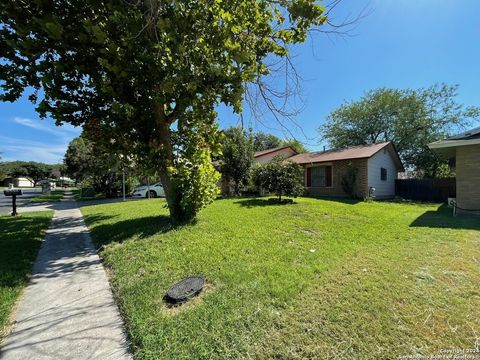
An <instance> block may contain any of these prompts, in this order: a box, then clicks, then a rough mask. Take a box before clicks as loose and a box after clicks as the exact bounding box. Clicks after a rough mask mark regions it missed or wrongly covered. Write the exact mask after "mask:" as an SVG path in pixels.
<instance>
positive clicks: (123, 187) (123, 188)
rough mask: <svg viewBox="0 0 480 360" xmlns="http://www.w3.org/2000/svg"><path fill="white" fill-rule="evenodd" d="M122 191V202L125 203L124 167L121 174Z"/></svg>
mask: <svg viewBox="0 0 480 360" xmlns="http://www.w3.org/2000/svg"><path fill="white" fill-rule="evenodd" d="M122 190H123V201H125V166H124V167H123V172H122Z"/></svg>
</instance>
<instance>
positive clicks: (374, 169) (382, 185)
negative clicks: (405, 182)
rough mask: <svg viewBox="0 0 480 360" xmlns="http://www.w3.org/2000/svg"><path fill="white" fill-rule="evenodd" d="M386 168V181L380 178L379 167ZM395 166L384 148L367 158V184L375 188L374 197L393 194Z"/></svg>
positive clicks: (395, 175)
mask: <svg viewBox="0 0 480 360" xmlns="http://www.w3.org/2000/svg"><path fill="white" fill-rule="evenodd" d="M382 167H383V168H385V169H387V181H382V180H381V178H380V169H381V168H382ZM397 175H398V173H397V167H396V166H395V163H394V161H393V159H392V156H391V155H390V153H389V151H388V150H387V149H386V148H384V149H382V150H380V151H379V152H378V153H376V154H375V155H373V156H372V157H371V158H370V159H368V186H369V187H370V186H373V187H374V188H375V197H377V198H379V199H381V198H389V197H393V196H395V179H396V178H397Z"/></svg>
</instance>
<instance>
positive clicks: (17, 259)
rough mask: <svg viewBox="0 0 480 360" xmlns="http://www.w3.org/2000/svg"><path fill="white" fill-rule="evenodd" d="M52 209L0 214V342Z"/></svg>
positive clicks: (25, 281) (26, 280)
mask: <svg viewBox="0 0 480 360" xmlns="http://www.w3.org/2000/svg"><path fill="white" fill-rule="evenodd" d="M52 215H53V211H43V212H34V213H24V214H21V215H19V216H15V217H12V216H10V215H0V341H1V339H2V338H3V337H4V336H5V334H6V333H7V331H8V325H9V322H10V321H9V320H10V315H11V312H12V309H13V307H14V304H15V301H16V300H17V298H18V297H19V296H20V293H21V291H22V290H23V288H24V287H25V286H26V284H27V282H28V277H29V275H30V273H31V271H32V266H33V262H34V261H35V258H36V256H37V252H38V249H39V248H40V245H41V243H42V239H43V237H44V236H45V231H46V229H47V227H48V225H49V224H50V220H51V218H52Z"/></svg>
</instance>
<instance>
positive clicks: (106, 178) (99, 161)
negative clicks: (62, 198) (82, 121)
mask: <svg viewBox="0 0 480 360" xmlns="http://www.w3.org/2000/svg"><path fill="white" fill-rule="evenodd" d="M64 164H65V170H66V173H67V174H69V175H70V176H71V177H72V178H73V179H75V181H76V182H82V181H85V180H90V182H91V184H92V187H93V189H94V190H95V192H96V193H102V194H103V195H105V196H106V197H115V196H116V195H117V193H118V192H119V191H120V189H121V186H122V185H121V182H122V171H123V168H122V166H123V164H122V161H121V157H120V156H119V154H116V153H114V152H112V151H111V150H110V149H108V148H105V146H104V145H103V144H102V143H96V142H94V141H92V140H89V139H88V137H87V136H86V135H85V134H82V135H81V136H79V137H77V138H75V139H73V140H72V141H71V142H70V144H69V145H68V148H67V151H66V153H65V158H64ZM127 192H128V189H127Z"/></svg>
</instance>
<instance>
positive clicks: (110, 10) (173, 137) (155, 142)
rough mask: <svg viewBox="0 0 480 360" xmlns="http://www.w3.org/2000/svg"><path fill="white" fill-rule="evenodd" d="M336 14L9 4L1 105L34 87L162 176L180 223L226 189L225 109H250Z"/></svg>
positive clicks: (303, 7)
mask: <svg viewBox="0 0 480 360" xmlns="http://www.w3.org/2000/svg"><path fill="white" fill-rule="evenodd" d="M325 15H326V12H325V9H324V8H323V7H322V6H321V5H320V4H319V2H318V1H315V0H281V1H276V0H275V1H273V0H244V1H232V0H222V1H214V0H199V1H185V0H180V1H177V0H175V1H174V0H165V1H158V0H143V1H138V0H135V1H133V0H125V1H118V0H91V1H79V0H72V1H60V0H34V1H18V0H5V1H2V2H1V4H0V19H1V20H0V21H1V24H0V58H1V60H2V61H1V62H0V80H1V81H2V82H1V87H2V89H3V93H2V94H1V99H2V100H5V101H15V100H17V99H18V98H19V97H20V96H21V95H22V94H23V92H24V90H25V89H26V88H33V89H34V91H33V93H32V94H30V100H32V101H34V102H36V103H37V104H38V106H37V111H38V112H39V113H40V115H41V116H47V115H50V116H51V117H53V118H54V119H55V120H56V121H57V124H61V123H63V122H69V123H71V124H73V125H84V126H85V127H86V128H87V129H88V131H89V132H90V134H92V136H96V137H98V138H102V139H104V140H107V141H106V143H107V144H109V145H110V146H115V147H118V148H121V149H123V150H125V149H127V150H128V151H131V152H133V153H134V154H135V155H137V162H138V163H140V162H142V163H146V166H148V167H152V168H156V169H158V171H159V172H160V176H161V180H162V183H163V185H164V188H165V190H166V197H167V202H168V206H169V210H170V214H171V217H172V219H173V220H174V221H187V220H191V219H193V218H194V217H195V214H196V212H197V211H198V210H199V208H201V207H202V206H205V205H206V204H207V203H208V202H209V201H211V200H212V199H213V197H214V195H215V191H216V190H215V189H216V188H215V182H216V180H217V175H215V170H214V169H213V166H212V165H211V161H210V158H211V154H212V153H216V152H218V151H219V150H220V141H219V140H220V139H219V136H218V131H217V126H216V123H215V118H216V113H215V111H214V108H215V106H216V105H217V104H219V103H220V102H222V103H224V104H226V105H228V106H232V107H233V108H234V110H235V111H236V112H240V111H241V104H242V96H243V94H244V85H245V84H246V83H251V82H255V81H256V80H257V79H259V78H261V77H263V76H265V75H268V73H269V67H268V65H267V63H268V62H267V60H268V59H270V60H271V58H272V57H277V58H285V57H286V56H288V45H289V44H295V43H301V42H304V41H305V39H306V36H307V33H308V31H309V29H311V28H312V27H317V26H320V25H322V24H323V23H324V22H326V21H327V19H326V16H325ZM270 63H271V62H270Z"/></svg>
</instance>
